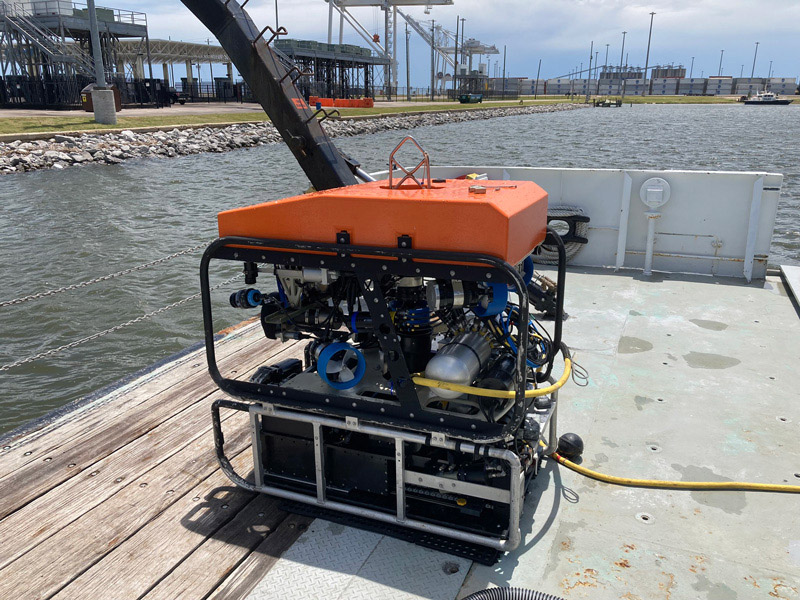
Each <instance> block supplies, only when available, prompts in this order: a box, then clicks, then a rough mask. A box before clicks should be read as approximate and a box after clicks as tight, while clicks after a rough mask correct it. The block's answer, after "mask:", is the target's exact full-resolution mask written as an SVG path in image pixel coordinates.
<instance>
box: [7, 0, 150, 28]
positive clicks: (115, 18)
mask: <svg viewBox="0 0 800 600" xmlns="http://www.w3.org/2000/svg"><path fill="white" fill-rule="evenodd" d="M88 11H89V8H88V6H87V5H86V4H84V3H82V2H70V1H68V0H34V1H33V2H30V3H24V4H23V3H21V2H13V3H12V2H4V3H2V4H0V14H3V15H5V16H9V17H20V16H22V17H78V18H84V17H85V18H87V19H88V18H89V12H88ZM97 19H98V20H99V21H101V22H110V23H124V24H127V25H142V26H145V27H146V26H147V15H146V14H145V13H143V12H137V11H133V10H125V9H121V8H107V7H104V6H98V7H97Z"/></svg>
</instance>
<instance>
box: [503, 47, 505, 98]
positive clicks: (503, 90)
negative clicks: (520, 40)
mask: <svg viewBox="0 0 800 600" xmlns="http://www.w3.org/2000/svg"><path fill="white" fill-rule="evenodd" d="M505 99H506V47H505V46H503V100H505Z"/></svg>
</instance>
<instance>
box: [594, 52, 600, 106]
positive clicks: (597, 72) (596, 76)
mask: <svg viewBox="0 0 800 600" xmlns="http://www.w3.org/2000/svg"><path fill="white" fill-rule="evenodd" d="M599 56H600V51H599V50H595V51H594V80H595V85H596V87H597V91H596V92H595V93H596V94H598V95H599V94H600V62H599V60H598V57H599Z"/></svg>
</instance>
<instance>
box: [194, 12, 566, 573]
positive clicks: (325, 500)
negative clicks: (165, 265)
mask: <svg viewBox="0 0 800 600" xmlns="http://www.w3.org/2000/svg"><path fill="white" fill-rule="evenodd" d="M183 1H184V4H186V5H187V6H189V7H190V8H191V9H192V10H193V12H195V14H197V15H198V17H200V18H201V20H202V21H203V22H204V23H205V24H206V25H207V26H208V27H209V29H211V31H212V32H213V33H214V34H215V35H217V37H218V38H219V39H220V42H221V43H222V45H223V47H225V49H226V51H227V52H228V54H229V55H230V56H231V58H232V59H233V60H234V62H235V63H236V66H237V68H238V69H239V71H240V72H241V73H242V75H243V76H244V77H245V79H246V80H248V82H249V83H250V86H251V88H252V90H253V93H254V95H255V96H256V97H257V98H259V99H260V101H261V102H262V104H263V105H264V107H265V110H267V112H268V113H269V115H270V117H271V119H272V121H273V123H274V124H275V125H276V127H277V128H278V130H279V131H280V132H281V134H282V135H283V137H284V139H285V140H286V141H287V144H288V145H289V148H290V149H291V150H292V152H293V153H294V155H295V157H296V158H297V160H298V162H299V163H300V165H301V166H302V167H303V169H304V170H305V172H306V174H307V175H308V177H309V179H310V180H311V183H312V185H313V186H314V187H315V189H316V190H317V191H316V192H314V193H311V194H306V195H302V196H297V197H294V198H286V199H283V200H279V201H275V202H270V203H265V204H258V205H254V206H248V207H244V208H240V209H234V210H229V211H225V212H222V213H220V214H219V217H218V222H219V234H220V237H219V239H218V240H216V241H214V242H213V243H212V244H211V245H210V246H209V247H208V249H207V250H206V252H205V254H204V256H203V260H202V264H201V287H202V299H203V316H204V327H205V339H206V350H207V356H208V363H209V370H210V373H211V375H212V377H213V378H214V380H215V381H216V382H217V384H218V385H219V386H220V388H221V389H222V390H223V391H224V392H226V393H228V394H229V395H231V396H233V397H235V398H237V400H227V399H220V400H217V401H215V402H214V404H213V418H214V431H215V436H216V445H217V453H218V457H219V460H220V463H221V465H222V468H223V469H224V470H225V472H226V473H227V475H228V476H229V477H230V478H231V479H232V480H233V481H234V482H236V483H237V484H238V485H240V486H241V487H244V488H246V489H249V490H253V491H257V492H264V493H268V494H271V495H275V496H278V497H282V498H285V499H287V500H288V501H292V502H295V503H297V505H298V508H297V510H303V507H306V510H314V511H317V512H315V513H314V514H328V513H321V512H319V511H335V514H336V515H339V516H342V515H347V516H349V518H351V519H360V520H367V521H368V522H369V523H373V524H380V525H381V526H382V527H386V528H392V530H393V531H394V533H395V534H399V535H403V536H405V537H406V538H407V539H410V540H413V541H416V542H418V543H423V544H427V545H430V546H435V547H439V548H443V549H446V550H448V551H450V552H455V553H460V554H464V555H467V556H469V557H471V558H473V559H475V560H480V561H483V562H492V561H493V560H494V559H495V558H496V557H497V555H498V553H499V552H502V551H506V550H511V549H513V548H514V547H516V546H517V545H518V544H519V542H520V536H521V534H520V526H519V523H520V516H521V513H522V509H523V499H524V496H525V493H526V489H527V488H528V484H529V482H530V481H531V480H532V478H533V477H535V476H536V473H537V469H538V467H539V463H540V460H541V459H542V457H543V456H544V455H545V454H546V453H549V452H552V451H553V450H555V446H556V445H557V439H556V428H555V419H556V409H557V404H558V389H559V388H560V387H561V386H562V385H564V384H565V382H566V381H567V380H568V379H569V376H570V368H571V359H570V353H569V350H568V348H567V346H566V344H564V343H563V342H562V340H561V322H562V319H563V302H564V281H565V268H566V260H567V259H566V252H565V248H564V243H563V240H562V238H561V236H559V234H558V233H556V232H555V231H553V230H551V229H549V228H548V226H547V221H548V215H547V194H546V192H545V191H544V190H543V189H541V188H540V187H539V186H537V185H536V184H535V183H533V182H530V181H489V180H476V179H467V178H464V179H432V178H431V174H430V161H429V157H428V155H427V153H425V152H424V151H423V150H422V148H421V147H419V145H418V144H416V142H415V141H414V140H413V138H406V139H404V140H403V141H402V142H401V143H400V144H399V145H398V146H397V148H395V150H394V151H393V152H392V153H391V155H390V156H389V163H390V164H389V166H390V170H389V175H388V179H387V180H381V181H375V180H373V178H372V177H371V176H370V175H368V174H367V173H365V172H364V171H363V170H362V169H361V168H360V166H359V165H358V163H357V162H355V161H354V160H352V159H351V158H349V157H346V156H345V155H343V154H342V153H341V152H340V151H339V150H338V149H337V148H336V147H335V146H334V145H333V144H332V143H331V141H330V140H329V139H328V137H327V136H326V135H325V132H324V130H323V129H322V127H321V125H320V123H321V122H322V121H323V120H324V119H325V118H328V117H329V116H330V114H329V113H327V112H325V109H320V110H317V111H316V112H312V110H311V109H310V108H309V107H308V105H307V103H306V102H305V100H304V99H303V98H302V97H301V96H300V94H299V92H298V90H297V88H296V87H295V85H294V84H293V81H292V75H293V72H294V71H296V69H295V68H294V67H292V66H290V65H289V64H288V63H285V62H284V60H283V59H282V57H281V55H280V53H279V52H278V51H277V50H275V49H274V48H272V47H271V46H270V45H269V42H270V41H272V39H274V37H275V36H277V35H279V34H281V33H285V31H282V30H278V31H272V30H271V28H269V27H267V28H265V29H264V30H262V31H258V30H257V29H256V28H255V26H254V25H253V23H252V21H250V18H249V17H248V16H247V14H246V13H245V12H244V11H243V10H242V9H241V8H240V7H238V6H236V3H230V4H228V3H226V2H224V0H211V1H203V2H201V1H190V0H183ZM267 33H269V34H270V37H267ZM319 115H321V116H322V119H320V120H319V121H318V120H317V116H319ZM403 146H406V147H405V148H403V149H404V150H408V149H414V148H416V151H417V152H419V153H420V158H419V162H418V163H416V164H415V166H414V167H413V168H407V167H406V166H404V165H403V164H401V163H400V161H399V159H398V157H399V156H400V154H399V150H400V149H401V147H403ZM403 160H407V159H403ZM359 180H360V181H361V182H360V183H359ZM542 247H546V248H548V250H549V252H550V253H552V254H555V255H556V256H557V257H558V260H557V262H558V277H557V282H550V283H551V285H550V286H549V287H548V288H547V289H543V288H542V286H541V285H539V283H537V281H539V278H538V277H536V276H535V274H534V270H535V263H536V260H537V257H536V252H537V251H540V250H541V248H542ZM217 261H234V262H238V263H241V265H242V268H243V270H244V273H245V280H246V285H247V286H248V287H246V288H243V289H239V290H231V294H230V304H231V305H232V306H234V307H236V308H239V309H242V310H243V311H244V312H245V314H247V316H250V315H255V316H257V317H258V319H259V320H260V322H261V325H262V328H263V331H264V335H265V336H266V337H267V338H269V339H273V340H279V341H281V342H283V343H286V344H294V343H298V342H299V343H302V344H304V349H303V358H302V359H297V358H293V359H286V360H282V361H279V362H277V363H276V364H271V365H267V366H264V367H262V368H260V369H259V370H258V371H257V372H256V373H255V374H254V375H253V376H252V377H251V378H250V380H248V381H244V380H239V379H235V378H232V377H228V376H225V375H224V374H223V373H222V372H221V369H220V367H219V366H218V364H217V362H216V357H215V348H214V338H215V335H214V329H213V306H212V294H211V287H210V284H209V280H210V276H209V266H210V265H211V263H212V262H217ZM532 296H535V297H536V298H538V300H539V301H541V299H542V298H549V300H550V301H549V302H546V303H545V304H548V305H549V306H551V307H552V313H553V316H554V319H555V320H554V321H553V324H552V330H553V331H552V333H550V332H548V330H547V329H546V328H545V327H544V326H543V325H542V323H541V322H540V321H538V320H537V319H536V318H534V317H535V316H536V314H534V313H532V312H531V306H530V304H529V300H530V299H531V297H532ZM562 359H563V360H562ZM556 364H558V365H559V366H558V368H557V369H556V368H554V367H555V365H556ZM221 408H226V409H234V410H239V411H244V412H247V413H249V415H250V424H251V435H252V446H253V461H254V475H253V477H252V479H248V478H246V477H245V474H239V473H236V472H234V470H233V469H232V467H231V464H230V461H229V460H228V459H227V457H226V455H225V449H224V436H223V432H222V428H221V420H220V409H221ZM309 507H310V508H309Z"/></svg>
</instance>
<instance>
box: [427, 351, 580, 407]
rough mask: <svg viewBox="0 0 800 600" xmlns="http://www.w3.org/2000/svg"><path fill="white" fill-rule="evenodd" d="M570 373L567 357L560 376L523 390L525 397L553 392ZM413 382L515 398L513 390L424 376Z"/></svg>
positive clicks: (452, 389) (477, 393)
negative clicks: (553, 380) (474, 385)
mask: <svg viewBox="0 0 800 600" xmlns="http://www.w3.org/2000/svg"><path fill="white" fill-rule="evenodd" d="M570 373H572V361H571V360H570V359H569V358H566V359H564V372H563V373H562V374H561V378H560V379H559V380H558V381H556V382H555V383H554V384H553V385H549V386H547V387H543V388H539V389H536V390H527V391H526V392H525V397H526V398H536V397H537V396H546V395H547V394H549V393H551V392H555V391H556V390H557V389H559V388H560V387H562V386H563V385H564V384H565V383H567V381H568V380H569V375H570ZM413 381H414V383H416V384H417V385H422V386H425V387H432V388H439V389H442V390H450V391H451V392H458V393H460V394H473V395H475V396H486V397H488V398H516V396H517V393H516V392H515V391H514V390H511V391H508V390H490V389H488V388H479V387H473V386H471V385H461V384H460V383H449V382H447V381H438V380H436V379H427V378H425V377H420V376H415V377H414V378H413Z"/></svg>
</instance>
